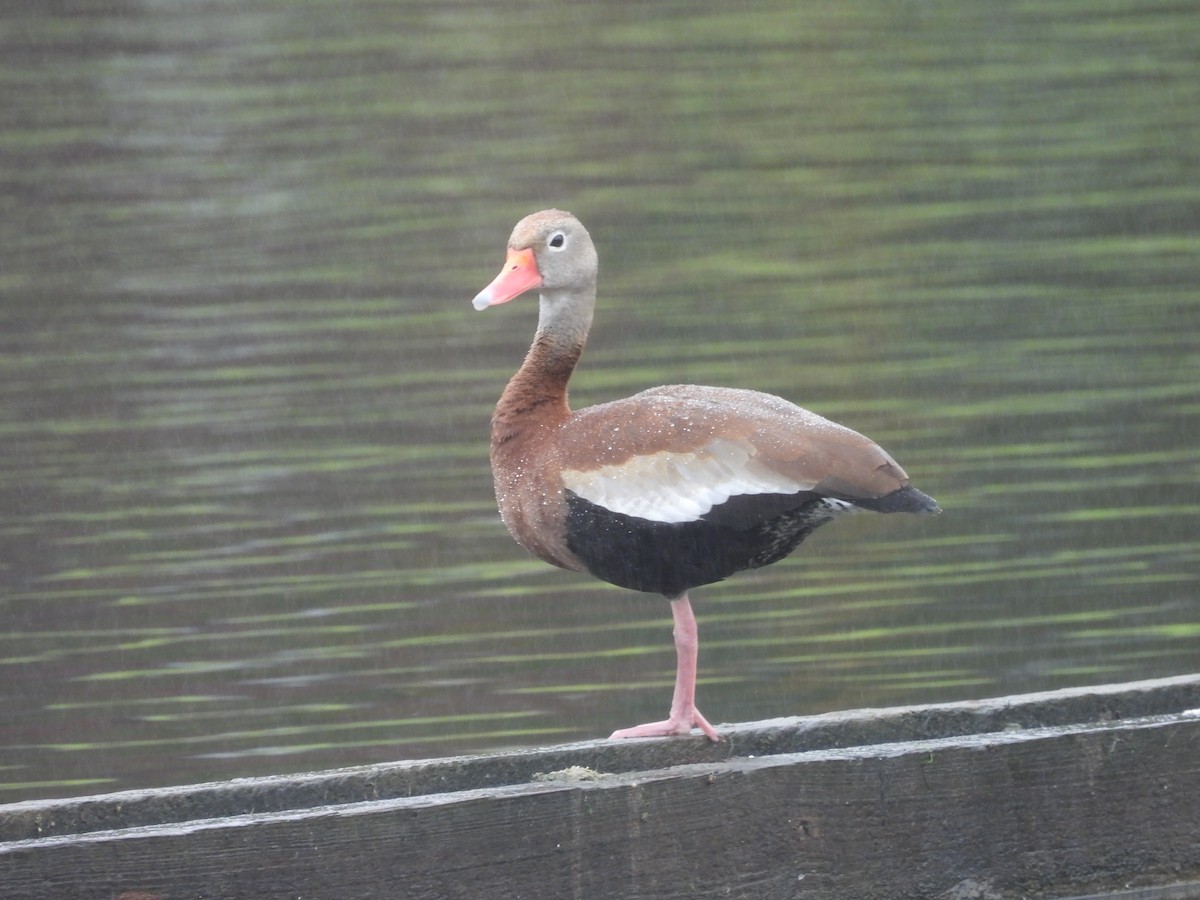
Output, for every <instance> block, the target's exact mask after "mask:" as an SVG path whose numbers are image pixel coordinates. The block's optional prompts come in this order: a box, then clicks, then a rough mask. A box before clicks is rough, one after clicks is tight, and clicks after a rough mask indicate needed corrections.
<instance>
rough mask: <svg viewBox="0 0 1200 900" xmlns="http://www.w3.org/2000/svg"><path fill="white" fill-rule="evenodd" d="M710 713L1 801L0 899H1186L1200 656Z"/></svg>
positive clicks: (1192, 856) (1196, 864)
mask: <svg viewBox="0 0 1200 900" xmlns="http://www.w3.org/2000/svg"><path fill="white" fill-rule="evenodd" d="M721 731H722V733H723V734H724V735H726V736H727V738H728V739H727V741H725V742H723V743H721V744H719V745H712V744H709V743H708V742H706V741H704V740H703V739H701V738H699V737H696V738H680V739H674V740H650V741H630V742H611V743H610V742H607V741H598V742H586V743H580V744H572V745H564V746H559V747H551V748H546V749H540V750H530V751H520V752H510V753H497V754H489V755H483V756H474V757H460V758H450V759H441V760H426V761H413V762H399V763H394V764H390V765H381V766H368V767H359V768H352V769H341V770H335V771H329V772H318V773H312V774H307V775H296V776H289V777H279V778H263V779H241V780H236V781H231V782H223V783H218V784H205V785H194V786H187V787H177V788H169V789H163V790H151V791H127V792H122V793H117V794H107V795H100V796H94V797H83V798H75V799H70V800H55V801H45V802H27V803H16V804H10V805H7V806H0V886H2V891H0V893H2V894H3V896H4V897H13V898H18V897H30V898H33V897H73V898H84V900H88V898H103V900H112V898H114V897H119V896H120V895H121V894H123V893H131V892H144V896H145V897H146V898H149V897H152V896H154V895H157V896H159V897H162V898H169V900H180V898H186V897H253V898H275V897H279V898H284V897H287V898H294V897H304V898H338V900H343V898H352V897H381V898H383V897H386V898H393V897H430V898H433V897H486V898H509V897H512V898H516V897H534V898H567V897H580V898H584V897H587V898H591V897H637V898H667V897H671V898H703V897H744V898H755V900H760V898H763V900H765V898H785V897H786V898H792V897H796V898H799V897H804V898H808V897H812V898H819V897H831V898H874V897H879V898H884V897H886V898H895V897H936V898H946V900H970V898H978V900H987V898H1008V897H1014V898H1015V897H1038V896H1043V897H1066V896H1072V895H1074V896H1079V895H1084V894H1088V895H1092V896H1114V897H1118V896H1123V895H1125V896H1129V897H1130V898H1135V900H1166V898H1180V897H1193V896H1195V897H1200V675H1196V676H1185V677H1180V678H1172V679H1162V680H1157V681H1148V682H1138V683H1133V684H1124V685H1112V686H1105V687H1098V688H1088V689H1078V690H1067V691H1055V692H1050V693H1043V694H1030V695H1024V696H1014V697H1003V698H998V699H993V700H983V701H976V702H969V703H953V704H941V705H932V706H917V707H905V708H898V709H886V710H858V711H852V712H842V713H831V714H828V715H823V716H813V717H805V718H794V719H777V720H771V721H767V722H757V723H749V724H740V725H731V726H723V727H722V728H721ZM555 773H558V774H555ZM1114 892H1117V893H1114Z"/></svg>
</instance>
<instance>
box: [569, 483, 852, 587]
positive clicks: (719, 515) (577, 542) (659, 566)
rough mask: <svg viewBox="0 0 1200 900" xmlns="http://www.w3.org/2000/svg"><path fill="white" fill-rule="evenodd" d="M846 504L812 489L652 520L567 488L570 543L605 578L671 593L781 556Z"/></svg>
mask: <svg viewBox="0 0 1200 900" xmlns="http://www.w3.org/2000/svg"><path fill="white" fill-rule="evenodd" d="M846 507H847V504H840V505H838V504H830V503H828V502H827V501H826V499H825V498H824V497H822V496H820V495H819V494H814V493H810V492H807V491H802V492H800V493H797V494H790V495H779V494H757V495H754V496H744V497H734V498H731V499H730V501H729V502H727V503H725V504H722V505H721V506H718V507H715V508H713V509H712V510H711V511H710V512H709V513H708V514H706V515H705V516H704V517H702V518H701V519H699V520H697V521H694V522H653V521H650V520H649V519H641V518H638V517H636V516H627V515H624V514H622V513H618V512H613V511H612V510H609V509H605V508H604V507H603V506H597V505H596V504H594V503H591V502H589V501H587V500H584V499H583V498H582V497H579V496H578V495H576V494H574V493H572V492H571V491H567V546H568V547H569V548H570V550H571V552H572V553H574V554H575V555H576V556H577V557H579V559H580V560H581V561H582V562H583V563H584V564H585V565H586V566H587V568H588V571H589V572H591V573H592V574H593V575H595V576H596V577H597V578H600V579H602V580H603V581H607V582H610V583H611V584H616V585H620V586H621V587H626V588H632V589H633V590H635V591H648V592H651V593H656V594H664V595H665V596H667V597H672V598H673V597H678V596H679V595H680V594H682V593H684V592H685V591H687V590H689V589H690V588H694V587H697V586H699V585H702V584H712V583H713V582H714V581H720V580H722V579H723V578H728V577H729V576H730V575H732V574H734V573H735V572H741V571H743V570H744V569H756V568H758V567H760V566H766V565H770V564H771V563H773V562H778V561H779V560H781V559H783V558H784V557H785V556H787V555H788V554H789V553H791V552H792V551H793V550H795V549H796V547H798V546H799V545H800V542H801V541H803V540H804V539H805V538H806V537H808V535H809V534H811V533H812V531H813V530H814V529H815V528H817V527H819V526H821V525H824V524H825V523H826V522H828V521H830V520H831V519H833V518H835V517H836V516H837V515H838V514H839V513H840V512H843V511H844V510H845V509H846Z"/></svg>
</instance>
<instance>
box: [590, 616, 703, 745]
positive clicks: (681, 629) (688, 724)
mask: <svg viewBox="0 0 1200 900" xmlns="http://www.w3.org/2000/svg"><path fill="white" fill-rule="evenodd" d="M671 615H672V616H674V617H675V656H676V658H677V663H676V669H675V696H674V697H673V698H672V699H671V717H670V718H669V719H664V720H663V721H662V722H647V723H646V724H645V725H636V726H634V727H633V728H622V729H621V730H620V731H614V732H613V733H612V737H613V738H631V737H666V736H667V735H672V734H689V733H690V732H691V730H692V728H693V727H696V728H699V729H700V730H701V731H703V732H704V733H705V735H707V736H708V739H709V740H710V741H719V740H720V739H721V736H720V735H719V734H717V729H715V728H713V727H712V726H711V725H709V724H708V720H707V719H706V718H704V716H702V715H700V710H698V709H696V656H697V654H698V653H699V650H700V638H699V634H698V631H697V629H696V617H695V616H694V615H692V604H691V601H690V600H688V596H687V594H682V595H681V596H679V597H677V598H676V599H674V600H672V601H671Z"/></svg>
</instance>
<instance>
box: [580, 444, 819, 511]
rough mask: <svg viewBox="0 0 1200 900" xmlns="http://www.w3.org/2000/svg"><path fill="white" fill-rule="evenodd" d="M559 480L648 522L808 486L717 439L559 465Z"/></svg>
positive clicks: (589, 497) (598, 502)
mask: <svg viewBox="0 0 1200 900" xmlns="http://www.w3.org/2000/svg"><path fill="white" fill-rule="evenodd" d="M562 480H563V485H564V486H565V487H566V488H567V489H568V490H570V491H573V492H574V493H576V494H578V495H579V496H580V497H582V498H583V499H584V500H587V501H589V502H591V503H595V504H596V505H597V506H603V507H604V508H605V509H610V510H612V511H613V512H618V513H623V514H625V515H627V516H637V517H638V518H640V519H649V520H651V521H653V522H694V521H696V520H697V519H699V518H700V517H701V516H703V515H704V514H705V513H707V512H708V511H709V510H710V509H712V508H713V507H714V506H719V505H720V504H722V503H724V502H725V501H726V500H728V499H729V498H730V497H736V496H739V495H742V494H794V493H796V492H797V491H805V490H810V489H811V488H812V487H813V485H812V484H806V483H804V482H800V481H796V480H795V479H793V478H788V477H787V476H786V475H781V474H779V473H778V472H776V471H774V470H772V469H771V468H770V467H768V466H767V465H765V464H764V463H762V462H761V461H759V460H757V459H755V457H754V451H753V449H752V448H749V447H747V446H746V445H744V444H739V443H735V442H734V441H729V440H720V439H718V440H715V441H712V442H711V443H709V444H708V445H706V446H705V447H702V448H700V449H698V450H695V451H692V452H690V453H667V452H663V453H654V454H651V455H649V456H635V457H633V458H632V459H629V460H627V461H626V462H623V463H619V464H617V465H611V466H601V467H600V468H598V469H589V470H588V471H586V472H582V471H579V470H577V469H563V471H562Z"/></svg>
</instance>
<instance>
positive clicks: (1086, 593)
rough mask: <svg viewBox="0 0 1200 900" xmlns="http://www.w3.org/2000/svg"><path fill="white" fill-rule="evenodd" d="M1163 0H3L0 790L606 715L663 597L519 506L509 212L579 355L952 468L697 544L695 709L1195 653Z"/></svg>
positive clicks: (1181, 238) (663, 639) (1184, 142)
mask: <svg viewBox="0 0 1200 900" xmlns="http://www.w3.org/2000/svg"><path fill="white" fill-rule="evenodd" d="M1198 33H1200V9H1197V7H1196V6H1195V5H1194V4H1191V3H1182V2H1181V3H1163V4H1155V5H1153V6H1139V5H1135V4H1123V3H1090V2H1089V3H1078V2H1069V0H1056V2H1049V3H1038V4H1026V3H1017V4H1003V5H986V4H965V5H964V4H941V3H934V4H924V5H921V6H919V7H914V6H912V5H907V4H901V5H896V4H890V3H883V2H877V3H873V2H867V3H859V4H854V5H853V7H852V8H847V6H846V4H841V3H806V4H803V5H797V4H792V3H787V2H768V3H761V4H754V5H753V6H750V7H746V8H735V7H728V6H726V7H722V8H719V9H715V10H713V11H711V12H707V13H697V12H696V10H695V8H694V5H693V4H673V3H663V4H655V5H651V6H638V7H636V8H635V7H631V6H628V5H625V4H615V3H610V2H600V3H592V4H552V3H549V2H529V3H521V4H516V5H512V6H506V7H505V9H504V10H500V9H499V8H497V7H495V6H494V5H488V4H474V3H462V4H454V5H451V6H427V5H424V4H417V3H408V2H404V3H373V2H365V0H362V2H360V0H350V2H347V3H341V4H315V3H313V4H295V3H283V2H281V0H251V2H246V3H238V4H228V3H215V4H186V3H185V4H176V3H158V2H145V3H132V2H129V3H117V4H105V5H104V6H103V7H93V6H90V5H87V4H78V5H71V4H68V5H67V8H65V9H62V10H60V11H58V12H55V13H53V14H51V13H49V12H43V11H39V10H36V9H26V10H10V11H6V12H3V13H0V51H2V52H0V96H3V98H4V99H3V100H2V101H0V117H2V124H3V127H2V128H0V179H2V183H3V190H2V191H0V204H2V207H0V210H2V213H3V214H2V215H0V441H2V442H3V447H4V452H3V453H2V454H0V617H2V621H3V625H4V627H3V630H2V634H0V703H2V704H3V716H0V799H2V800H17V799H23V798H33V797H50V796H65V795H70V794H77V793H84V792H94V791H101V790H111V789H119V788H128V787H139V786H151V785H161V784H173V783H185V782H192V781H197V780H203V779H213V778H226V777H233V776H239V775H250V774H260V773H275V772H291V771H299V770H304V769H311V768H317V767H325V766H335V765H352V764H357V763H364V762H371V761H376V760H391V759H397V758H404V757H416V756H427V755H443V754H452V753H463V752H470V751H475V750H481V749H489V748H498V747H511V746H527V745H533V744H539V743H546V742H553V741H558V740H567V739H578V738H585V737H595V736H602V735H605V734H607V733H608V732H609V731H611V730H612V729H613V728H615V727H619V726H625V725H630V724H634V723H636V722H638V721H644V720H647V719H651V718H659V717H661V715H662V714H663V712H664V711H665V707H666V705H667V703H668V700H669V695H670V685H671V682H672V677H673V666H674V660H673V653H672V648H671V643H670V633H669V632H670V625H669V614H668V609H667V607H666V605H665V603H663V602H662V601H661V600H660V599H657V598H654V597H649V596H645V595H638V594H634V593H630V592H626V591H621V590H619V589H616V588H611V587H608V586H605V585H602V584H599V583H597V582H594V581H592V580H590V579H588V578H586V577H583V576H579V575H575V574H570V573H564V572H560V571H557V570H554V569H552V568H550V567H548V566H545V565H544V564H542V563H540V562H538V561H536V560H532V559H530V558H529V557H528V556H527V555H526V554H525V553H524V551H522V550H521V549H520V548H519V547H517V546H516V545H515V544H514V543H512V541H511V540H510V539H509V537H508V536H507V535H506V533H505V532H504V530H503V527H502V526H501V525H500V523H499V519H498V517H497V515H496V513H495V508H494V504H493V501H492V497H491V487H490V478H489V474H488V470H487V446H486V441H487V419H488V415H489V413H490V409H491V406H492V404H493V403H494V402H495V399H496V397H497V396H498V394H499V392H500V390H501V388H502V387H503V384H504V382H505V380H506V379H507V377H508V376H509V374H511V372H512V371H513V370H514V369H515V367H516V366H517V364H518V363H519V361H520V359H521V356H522V355H523V353H524V349H525V346H526V344H527V342H528V340H529V338H530V336H531V334H532V330H533V324H534V317H535V315H536V314H535V308H534V304H532V303H530V302H520V301H518V302H516V303H513V304H511V305H509V306H505V307H501V308H499V309H493V310H489V311H487V312H485V313H476V312H474V311H473V310H472V309H471V307H470V298H471V297H473V296H474V294H475V293H476V291H477V290H478V289H479V288H480V287H482V286H483V285H484V284H486V283H487V281H489V280H490V279H491V278H492V276H493V275H494V274H495V271H496V270H497V268H498V266H499V264H500V261H501V259H502V255H503V244H504V240H505V238H506V237H507V234H508V232H509V230H510V228H511V226H512V224H513V222H515V221H516V219H517V218H519V217H520V216H522V215H524V214H525V213H527V212H531V211H533V210H535V209H538V208H541V207H544V206H549V205H557V206H561V207H565V208H567V209H571V210H572V211H574V212H576V213H577V214H579V215H580V217H581V218H582V219H583V220H584V222H585V223H586V224H587V225H588V227H589V229H590V230H591V232H592V234H593V237H594V238H595V240H596V242H597V245H598V247H599V251H600V254H601V266H602V275H601V300H600V307H599V310H598V315H597V324H596V327H595V329H594V330H593V334H592V340H591V345H590V347H589V350H588V353H587V355H586V357H585V360H584V364H583V366H582V368H581V370H580V372H579V375H578V377H577V379H576V381H575V382H574V383H573V391H572V396H573V401H574V403H575V404H576V405H584V404H587V403H592V402H600V401H603V400H607V399H611V398H613V397H617V396H622V395H624V394H627V393H631V392H633V391H636V390H639V389H641V388H644V387H647V386H650V385H653V384H659V383H669V382H700V383H716V384H727V385H731V386H740V387H751V388H757V389H761V390H767V391H771V392H775V393H779V394H781V395H783V396H786V397H788V398H789V399H791V400H794V401H796V402H799V403H802V404H803V405H805V406H808V407H810V408H812V409H814V410H816V411H818V412H820V413H822V414H824V415H827V416H830V417H832V418H835V419H837V420H839V421H842V422H844V423H845V424H847V425H850V426H851V427H854V428H856V429H858V430H861V431H864V432H866V433H868V434H870V435H871V436H872V437H874V438H875V439H877V440H878V441H880V442H881V443H882V444H883V445H884V446H885V447H887V448H888V449H889V450H890V451H891V452H892V453H893V454H894V455H895V456H896V457H897V458H898V459H899V460H900V461H901V462H902V463H903V464H904V466H905V467H906V468H907V469H908V471H909V472H910V474H911V475H912V476H913V478H914V481H915V482H916V483H917V484H918V485H919V486H920V487H921V488H922V489H924V490H926V491H928V492H929V493H931V494H933V495H934V496H936V497H937V498H938V500H939V501H940V502H941V504H942V506H943V507H944V509H945V510H946V512H945V514H944V515H942V516H940V517H937V518H923V519H917V518H908V517H905V518H900V517H887V518H884V517H867V516H861V517H856V518H854V519H852V520H848V521H847V520H843V521H842V522H839V523H838V524H836V525H834V526H832V527H830V528H827V529H824V530H822V531H821V532H819V533H818V534H817V535H816V536H814V537H813V538H812V539H811V540H810V541H809V542H808V543H807V544H806V545H805V547H804V548H802V550H801V551H800V552H799V553H798V554H796V555H795V556H794V557H792V558H791V559H789V560H788V561H786V562H784V563H782V564H779V565H777V566H774V567H772V568H770V569H766V570H762V571H760V572H756V573H752V574H747V575H743V576H739V577H738V578H735V579H733V580H731V581H729V582H726V583H724V584H721V585H714V586H711V587H707V588H704V589H701V590H698V591H696V592H695V594H694V597H693V599H694V600H695V605H696V608H697V612H698V616H699V619H700V628H701V641H702V658H701V687H700V702H701V707H702V708H703V709H704V710H705V712H706V714H707V715H708V717H709V718H710V719H711V720H712V721H714V722H721V721H742V720H753V719H757V718H765V717H770V716H777V715H790V714H802V713H811V712H819V711H824V710H829V709H837V708H846V707H855V706H862V705H889V704H905V703H917V702H929V701H936V700H946V699H960V698H972V697H981V696H992V695H1000V694H1006V693H1012V692H1018V691H1030V690H1040V689H1048V688H1055V687H1063V686H1069V685H1086V684H1098V683H1105V682H1114V681H1123V680H1132V679H1139V678H1146V677H1154V676H1164V675H1172V674H1180V673H1184V672H1191V671H1195V670H1196V668H1197V664H1198V662H1200V653H1198V650H1197V647H1198V646H1200V605H1198V602H1197V593H1196V578H1197V575H1198V573H1200V540H1198V536H1197V521H1198V519H1197V515H1198V513H1200V499H1198V495H1197V493H1196V488H1195V485H1196V482H1197V477H1198V476H1200V451H1197V449H1196V447H1197V444H1198V440H1197V438H1198V437H1200V399H1198V398H1200V354H1198V353H1197V349H1196V348H1197V342H1196V334H1197V331H1198V330H1200V302H1198V301H1200V294H1198V292H1197V287H1196V286H1197V284H1200V252H1198V251H1200V241H1198V240H1197V222H1198V221H1200V187H1198V185H1200V178H1198V177H1197V176H1198V174H1200V160H1198V158H1197V149H1196V148H1197V147H1200V113H1198V110H1200V60H1198V58H1197V57H1196V54H1195V38H1196V35H1197V34H1198Z"/></svg>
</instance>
